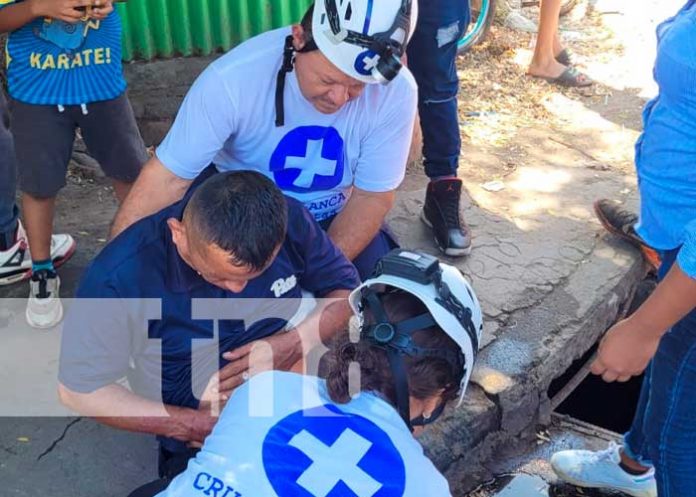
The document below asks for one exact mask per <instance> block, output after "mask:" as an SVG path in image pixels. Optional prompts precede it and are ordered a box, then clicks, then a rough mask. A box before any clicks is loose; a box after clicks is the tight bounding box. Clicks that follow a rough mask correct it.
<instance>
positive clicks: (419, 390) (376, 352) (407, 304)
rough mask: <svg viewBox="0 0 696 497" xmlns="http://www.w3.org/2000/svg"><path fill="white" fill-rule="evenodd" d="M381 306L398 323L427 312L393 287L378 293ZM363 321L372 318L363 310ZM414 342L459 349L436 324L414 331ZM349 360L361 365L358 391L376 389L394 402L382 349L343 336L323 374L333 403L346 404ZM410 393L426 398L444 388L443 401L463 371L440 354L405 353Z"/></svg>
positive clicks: (454, 391)
mask: <svg viewBox="0 0 696 497" xmlns="http://www.w3.org/2000/svg"><path fill="white" fill-rule="evenodd" d="M381 301H382V305H383V306H384V309H385V311H386V313H387V316H388V318H389V320H390V321H392V322H400V321H403V320H406V319H409V318H412V317H415V316H420V315H421V314H423V313H426V312H428V310H427V308H426V307H425V305H424V304H423V302H421V301H420V300H419V299H418V298H417V297H415V296H413V295H412V294H410V293H407V292H404V291H401V290H396V291H391V292H389V293H385V294H382V295H381ZM365 322H366V323H367V324H370V323H372V322H374V318H373V316H372V314H371V313H370V312H369V311H367V310H366V311H365ZM412 336H413V341H414V342H415V344H416V345H417V346H419V347H422V348H433V349H449V350H452V351H453V352H459V346H458V345H457V344H456V343H455V342H454V340H452V338H450V337H449V336H448V335H447V334H446V333H445V332H444V331H442V329H441V328H440V327H439V326H436V327H432V328H428V329H424V330H419V331H417V332H415V333H413V335H412ZM351 363H358V364H359V365H360V391H366V392H376V393H379V394H381V395H382V396H383V397H385V398H386V399H387V400H388V401H389V402H391V403H392V404H393V405H396V388H395V386H394V377H393V375H392V372H391V369H390V367H389V360H388V358H387V353H386V352H385V351H384V349H381V348H379V347H378V346H377V345H375V344H374V343H372V342H369V341H367V340H360V341H359V342H358V343H354V342H351V341H350V338H349V337H347V336H346V337H344V338H342V339H341V340H340V341H339V342H338V343H337V344H336V345H335V346H334V347H332V349H331V351H330V352H329V366H328V373H327V375H326V384H327V388H328V393H329V396H330V397H331V399H332V400H333V401H334V402H338V403H342V404H343V403H346V402H349V401H350V399H351V392H350V391H349V369H350V364H351ZM404 364H405V369H406V376H407V378H408V388H409V394H410V395H411V396H412V397H415V398H417V399H427V398H428V397H431V396H432V395H434V394H435V393H437V391H438V390H440V389H442V388H444V389H445V392H444V395H443V398H444V399H445V401H447V400H451V399H453V398H454V397H455V396H456V394H457V392H458V391H459V382H460V381H461V377H462V371H461V370H459V371H455V370H454V367H453V366H452V365H451V364H450V363H449V362H447V361H446V360H445V359H441V358H439V357H429V356H426V357H409V356H404Z"/></svg>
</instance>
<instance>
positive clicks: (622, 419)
mask: <svg viewBox="0 0 696 497" xmlns="http://www.w3.org/2000/svg"><path fill="white" fill-rule="evenodd" d="M656 285H657V282H656V281H655V279H654V278H651V277H649V278H646V279H645V280H643V281H642V282H641V283H640V284H639V285H638V287H637V288H636V292H635V296H634V298H633V299H632V301H631V303H630V305H629V306H628V309H627V312H626V313H625V314H626V315H631V314H632V313H633V312H634V311H635V310H636V309H637V308H638V307H640V305H641V304H642V303H643V302H644V301H645V300H646V299H647V298H648V296H649V295H650V293H652V291H653V290H654V289H655V286H656ZM597 348H598V344H595V345H594V347H592V348H591V349H590V350H589V351H587V353H585V355H584V356H582V357H581V358H580V359H578V360H577V361H575V362H574V363H573V364H572V365H571V366H570V368H569V369H568V370H567V371H566V372H565V373H563V374H562V375H561V376H559V377H558V378H556V379H555V380H554V381H553V382H552V383H551V386H550V387H549V392H548V395H549V398H550V399H551V404H552V408H553V409H554V410H555V412H557V413H559V414H565V415H568V416H571V417H573V418H575V419H579V420H581V421H584V422H586V423H590V424H592V425H595V426H599V427H601V428H604V429H607V430H611V431H613V432H616V433H624V432H626V431H628V429H629V428H630V427H631V422H632V421H633V415H634V413H635V409H636V406H637V404H638V398H639V396H640V389H641V385H642V383H643V376H642V375H641V376H637V377H634V378H632V379H631V380H630V381H628V382H626V383H606V382H604V381H603V380H602V379H601V378H600V377H597V376H595V375H592V374H588V373H589V368H590V365H591V364H592V362H593V360H594V357H595V354H596V352H597Z"/></svg>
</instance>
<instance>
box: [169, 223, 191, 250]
mask: <svg viewBox="0 0 696 497" xmlns="http://www.w3.org/2000/svg"><path fill="white" fill-rule="evenodd" d="M167 226H169V231H171V233H172V241H173V242H174V245H176V247H177V248H178V249H179V251H180V252H186V253H188V241H187V238H186V226H185V225H184V223H182V222H181V221H179V220H178V219H176V218H173V217H171V218H169V219H167Z"/></svg>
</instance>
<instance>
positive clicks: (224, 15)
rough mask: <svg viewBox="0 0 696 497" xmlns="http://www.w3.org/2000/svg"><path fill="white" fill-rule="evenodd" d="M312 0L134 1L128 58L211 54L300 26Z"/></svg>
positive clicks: (125, 12)
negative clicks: (266, 33) (264, 34)
mask: <svg viewBox="0 0 696 497" xmlns="http://www.w3.org/2000/svg"><path fill="white" fill-rule="evenodd" d="M310 3H311V0H128V2H127V3H119V4H117V9H118V11H119V13H120V14H121V19H122V21H123V59H124V60H126V61H128V60H133V59H145V60H149V59H153V58H156V57H159V58H168V57H174V56H188V55H209V54H212V53H215V52H218V51H224V50H229V49H230V48H232V47H233V46H234V45H236V44H237V43H239V42H241V41H243V40H245V39H247V38H249V37H251V36H254V35H256V34H258V33H261V32H263V31H268V30H269V29H273V28H277V27H280V26H284V25H288V24H292V23H294V22H298V21H299V20H300V18H301V17H302V14H303V13H304V12H305V11H306V10H307V7H308V6H309V4H310Z"/></svg>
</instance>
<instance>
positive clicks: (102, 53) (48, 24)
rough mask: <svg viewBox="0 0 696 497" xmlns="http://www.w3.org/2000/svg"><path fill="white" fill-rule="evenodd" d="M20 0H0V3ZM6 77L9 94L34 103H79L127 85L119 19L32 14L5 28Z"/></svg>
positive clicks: (109, 95)
mask: <svg viewBox="0 0 696 497" xmlns="http://www.w3.org/2000/svg"><path fill="white" fill-rule="evenodd" d="M21 1H23V0H0V8H3V7H6V6H7V5H10V4H12V3H15V2H21ZM6 56H7V82H8V87H9V93H10V95H11V96H12V98H14V99H16V100H19V101H21V102H24V103H27V104H34V105H81V104H89V103H93V102H99V101H103V100H111V99H114V98H116V97H118V96H120V95H121V94H122V93H123V92H124V91H125V90H126V80H125V78H124V77H123V70H122V65H121V19H120V17H119V15H118V14H117V13H116V12H115V11H114V12H113V13H111V14H110V15H109V16H108V17H107V18H106V19H104V20H101V21H99V20H95V19H87V20H82V21H78V22H77V23H74V24H72V23H66V22H64V21H61V20H58V19H44V18H40V19H35V20H34V21H32V22H30V23H28V24H26V25H24V26H22V27H21V28H19V29H18V30H16V31H13V32H12V33H10V36H9V37H8V39H7V46H6Z"/></svg>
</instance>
